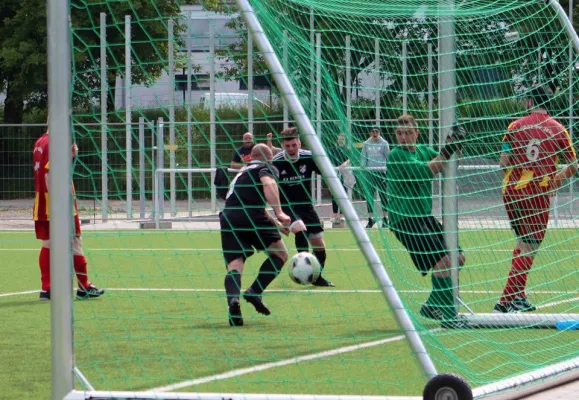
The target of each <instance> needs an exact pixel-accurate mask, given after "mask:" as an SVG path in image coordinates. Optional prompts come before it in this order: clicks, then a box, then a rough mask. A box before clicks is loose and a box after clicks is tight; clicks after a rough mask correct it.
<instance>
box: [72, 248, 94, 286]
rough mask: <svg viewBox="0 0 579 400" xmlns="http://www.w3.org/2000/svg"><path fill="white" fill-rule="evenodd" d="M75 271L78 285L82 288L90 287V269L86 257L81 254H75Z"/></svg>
mask: <svg viewBox="0 0 579 400" xmlns="http://www.w3.org/2000/svg"><path fill="white" fill-rule="evenodd" d="M73 261H74V272H75V273H76V279H77V280H78V285H79V287H80V288H82V289H88V287H89V285H90V282H89V281H88V271H87V268H86V265H87V263H86V258H84V256H81V255H77V254H75V255H74V258H73Z"/></svg>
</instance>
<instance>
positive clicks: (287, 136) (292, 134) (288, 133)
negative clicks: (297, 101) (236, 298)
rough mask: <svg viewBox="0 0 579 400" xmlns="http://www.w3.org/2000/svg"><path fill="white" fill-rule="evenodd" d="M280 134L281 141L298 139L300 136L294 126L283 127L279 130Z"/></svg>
mask: <svg viewBox="0 0 579 400" xmlns="http://www.w3.org/2000/svg"><path fill="white" fill-rule="evenodd" d="M280 136H281V140H282V141H284V140H292V139H298V138H299V137H300V135H299V134H298V128H296V127H292V128H287V129H284V130H283V131H281V134H280Z"/></svg>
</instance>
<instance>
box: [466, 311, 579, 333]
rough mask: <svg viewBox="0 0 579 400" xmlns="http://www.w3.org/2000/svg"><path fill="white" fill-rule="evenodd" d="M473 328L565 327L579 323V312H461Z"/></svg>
mask: <svg viewBox="0 0 579 400" xmlns="http://www.w3.org/2000/svg"><path fill="white" fill-rule="evenodd" d="M461 315H462V317H464V318H465V319H466V320H467V321H468V326H469V327H472V328H487V329H500V328H545V329H565V327H568V326H573V325H577V324H579V314H531V313H525V314H523V313H521V314H517V313H510V314H499V313H496V314H495V313H491V314H461Z"/></svg>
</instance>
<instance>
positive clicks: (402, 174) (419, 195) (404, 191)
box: [386, 145, 438, 225]
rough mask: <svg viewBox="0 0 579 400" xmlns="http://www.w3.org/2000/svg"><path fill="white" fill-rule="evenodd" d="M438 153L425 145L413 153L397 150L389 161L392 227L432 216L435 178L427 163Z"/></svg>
mask: <svg viewBox="0 0 579 400" xmlns="http://www.w3.org/2000/svg"><path fill="white" fill-rule="evenodd" d="M436 156H438V153H437V152H436V151H434V150H432V149H431V148H430V147H428V146H426V145H416V150H415V151H414V152H411V151H408V150H406V149H404V148H401V147H398V146H396V147H395V148H394V150H392V151H391V152H390V156H389V158H388V163H387V164H386V165H387V167H388V174H387V176H388V178H387V179H388V217H389V219H390V223H391V225H396V223H398V222H399V221H401V220H402V219H404V218H408V217H426V216H429V215H432V180H433V178H434V177H433V175H432V171H431V170H430V168H428V165H427V164H428V162H429V161H430V160H432V159H433V158H434V157H436Z"/></svg>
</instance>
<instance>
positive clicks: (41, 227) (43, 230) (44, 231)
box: [34, 215, 80, 240]
mask: <svg viewBox="0 0 579 400" xmlns="http://www.w3.org/2000/svg"><path fill="white" fill-rule="evenodd" d="M74 228H75V234H76V236H80V219H79V218H78V215H75V216H74ZM34 230H35V231H36V239H39V240H50V221H34Z"/></svg>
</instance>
